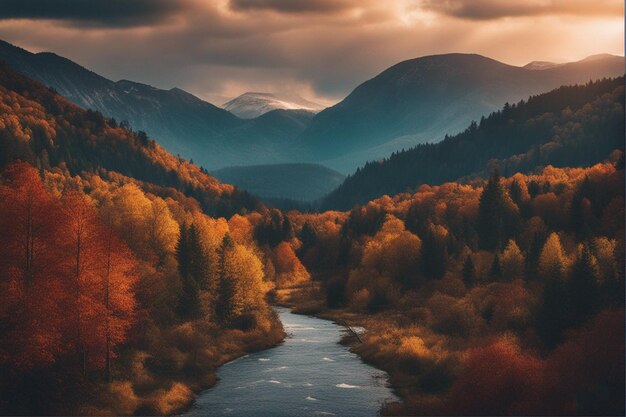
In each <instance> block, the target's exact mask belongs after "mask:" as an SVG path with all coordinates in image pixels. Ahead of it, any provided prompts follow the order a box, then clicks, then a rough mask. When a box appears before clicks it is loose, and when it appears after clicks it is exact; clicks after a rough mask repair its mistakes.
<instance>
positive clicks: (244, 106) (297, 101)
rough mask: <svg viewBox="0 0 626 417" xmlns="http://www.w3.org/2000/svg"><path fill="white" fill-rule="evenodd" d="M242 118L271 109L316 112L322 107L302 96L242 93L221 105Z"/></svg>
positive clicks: (251, 117)
mask: <svg viewBox="0 0 626 417" xmlns="http://www.w3.org/2000/svg"><path fill="white" fill-rule="evenodd" d="M222 107H223V108H224V109H225V110H228V111H229V112H231V113H232V114H234V115H235V116H238V117H240V118H242V119H254V118H255V117H259V116H261V115H263V114H265V113H267V112H270V111H272V110H308V111H310V112H318V111H320V110H322V109H323V108H324V107H323V106H321V105H319V104H317V103H313V102H311V101H308V100H305V99H303V98H302V97H279V96H277V95H275V94H271V93H252V92H248V93H244V94H242V95H240V96H239V97H235V98H234V99H232V100H230V101H229V102H227V103H225V104H224V105H223V106H222Z"/></svg>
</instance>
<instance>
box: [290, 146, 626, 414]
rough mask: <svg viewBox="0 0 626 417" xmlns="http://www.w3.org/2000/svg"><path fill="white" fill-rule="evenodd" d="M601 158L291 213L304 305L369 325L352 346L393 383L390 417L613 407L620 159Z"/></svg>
mask: <svg viewBox="0 0 626 417" xmlns="http://www.w3.org/2000/svg"><path fill="white" fill-rule="evenodd" d="M612 160H613V162H611V163H608V162H607V163H603V164H598V165H595V166H593V167H590V168H563V169H561V168H554V167H551V166H549V167H547V168H545V169H544V170H542V171H541V172H540V173H537V174H536V175H523V174H519V173H518V174H515V175H514V176H512V177H508V178H502V177H501V176H500V175H499V174H498V173H497V172H495V173H494V174H493V175H492V176H491V177H490V179H489V181H487V182H483V181H482V180H475V181H474V182H472V183H471V184H466V185H463V184H458V183H446V184H443V185H440V186H427V185H423V186H421V187H420V188H419V189H418V190H417V191H416V192H415V193H413V194H408V193H406V194H399V195H397V196H395V197H393V198H391V197H387V196H385V197H382V198H380V199H377V200H374V201H371V202H369V203H367V204H366V205H363V206H356V207H354V208H353V209H352V210H351V211H349V212H346V213H339V212H326V213H323V214H317V215H315V214H296V213H292V223H293V225H294V230H295V232H296V235H297V236H298V238H299V239H300V241H301V242H302V244H301V246H300V249H299V252H298V254H299V256H300V257H301V259H302V261H303V262H304V264H305V265H306V266H307V268H308V269H309V270H310V271H311V272H312V273H313V274H314V276H317V277H318V279H321V284H322V288H323V293H322V294H320V295H317V296H314V297H313V298H315V297H320V298H325V303H324V304H325V305H326V306H328V307H332V308H340V309H347V310H350V311H353V312H358V313H361V314H367V315H370V316H372V317H380V318H379V319H378V320H379V321H378V323H380V326H379V327H376V323H377V321H376V320H374V321H372V320H369V321H368V323H370V325H371V326H372V327H373V328H372V329H370V331H369V332H368V333H366V334H365V336H364V337H363V338H364V343H363V344H362V345H359V346H357V347H355V349H356V350H357V351H358V352H359V353H361V354H362V355H363V357H364V358H365V359H366V360H368V361H371V362H373V363H375V364H376V365H378V366H380V367H382V368H384V369H386V370H387V371H388V372H389V373H390V374H391V378H392V383H394V384H395V385H396V386H398V387H400V391H401V393H402V394H403V396H404V398H405V399H406V403H405V405H404V406H403V407H394V406H391V407H389V408H388V409H387V410H386V411H387V412H388V413H391V414H395V413H398V414H400V415H407V414H410V415H413V414H420V415H424V414H425V415H434V414H448V413H454V414H489V415H507V414H543V415H552V414H577V415H589V414H600V415H614V414H621V413H623V411H624V356H623V349H624V310H623V308H624V297H623V294H624V154H623V151H621V150H616V151H615V152H613V153H612ZM590 338H592V339H590ZM568 363H569V365H568V366H567V367H565V366H566V365H565V364H568ZM494 369H497V372H494V371H493V370H494ZM592 369H594V371H590V370H592ZM476 381H480V384H477V383H476ZM555 392H558V395H556V394H554V393H555ZM557 397H558V398H557Z"/></svg>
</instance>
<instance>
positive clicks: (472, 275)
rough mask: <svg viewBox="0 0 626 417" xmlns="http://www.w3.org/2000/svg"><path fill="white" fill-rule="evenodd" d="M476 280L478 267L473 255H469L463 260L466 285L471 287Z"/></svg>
mask: <svg viewBox="0 0 626 417" xmlns="http://www.w3.org/2000/svg"><path fill="white" fill-rule="evenodd" d="M475 281H476V268H475V267H474V262H473V261H472V255H467V258H465V262H463V282H464V283H465V286H466V287H468V288H469V287H471V286H473V285H474V284H475Z"/></svg>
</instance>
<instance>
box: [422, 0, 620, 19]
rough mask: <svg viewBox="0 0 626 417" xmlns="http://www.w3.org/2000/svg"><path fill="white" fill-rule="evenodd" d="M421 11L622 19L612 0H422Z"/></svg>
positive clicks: (487, 16)
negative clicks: (423, 9)
mask: <svg viewBox="0 0 626 417" xmlns="http://www.w3.org/2000/svg"><path fill="white" fill-rule="evenodd" d="M421 6H422V7H423V8H425V9H428V10H432V11H435V12H438V13H442V14H445V15H449V16H453V17H459V18H464V19H470V20H491V19H499V18H503V17H523V16H541V15H574V16H621V15H623V13H624V11H623V10H624V9H623V4H622V2H621V1H615V0H593V1H589V0H424V1H423V2H422V5H421Z"/></svg>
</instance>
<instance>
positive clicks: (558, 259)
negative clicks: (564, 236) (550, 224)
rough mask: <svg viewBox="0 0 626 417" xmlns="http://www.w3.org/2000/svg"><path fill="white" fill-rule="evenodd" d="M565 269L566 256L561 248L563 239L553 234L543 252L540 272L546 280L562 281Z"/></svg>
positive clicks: (540, 259)
mask: <svg viewBox="0 0 626 417" xmlns="http://www.w3.org/2000/svg"><path fill="white" fill-rule="evenodd" d="M564 269H565V256H564V254H563V247H562V246H561V239H560V238H559V235H558V234H556V233H552V234H550V236H549V237H548V240H546V243H545V244H544V245H543V249H542V250H541V255H540V256H539V268H538V272H539V275H540V277H541V278H542V279H544V280H548V279H557V280H560V279H561V278H562V277H563V273H564Z"/></svg>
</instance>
